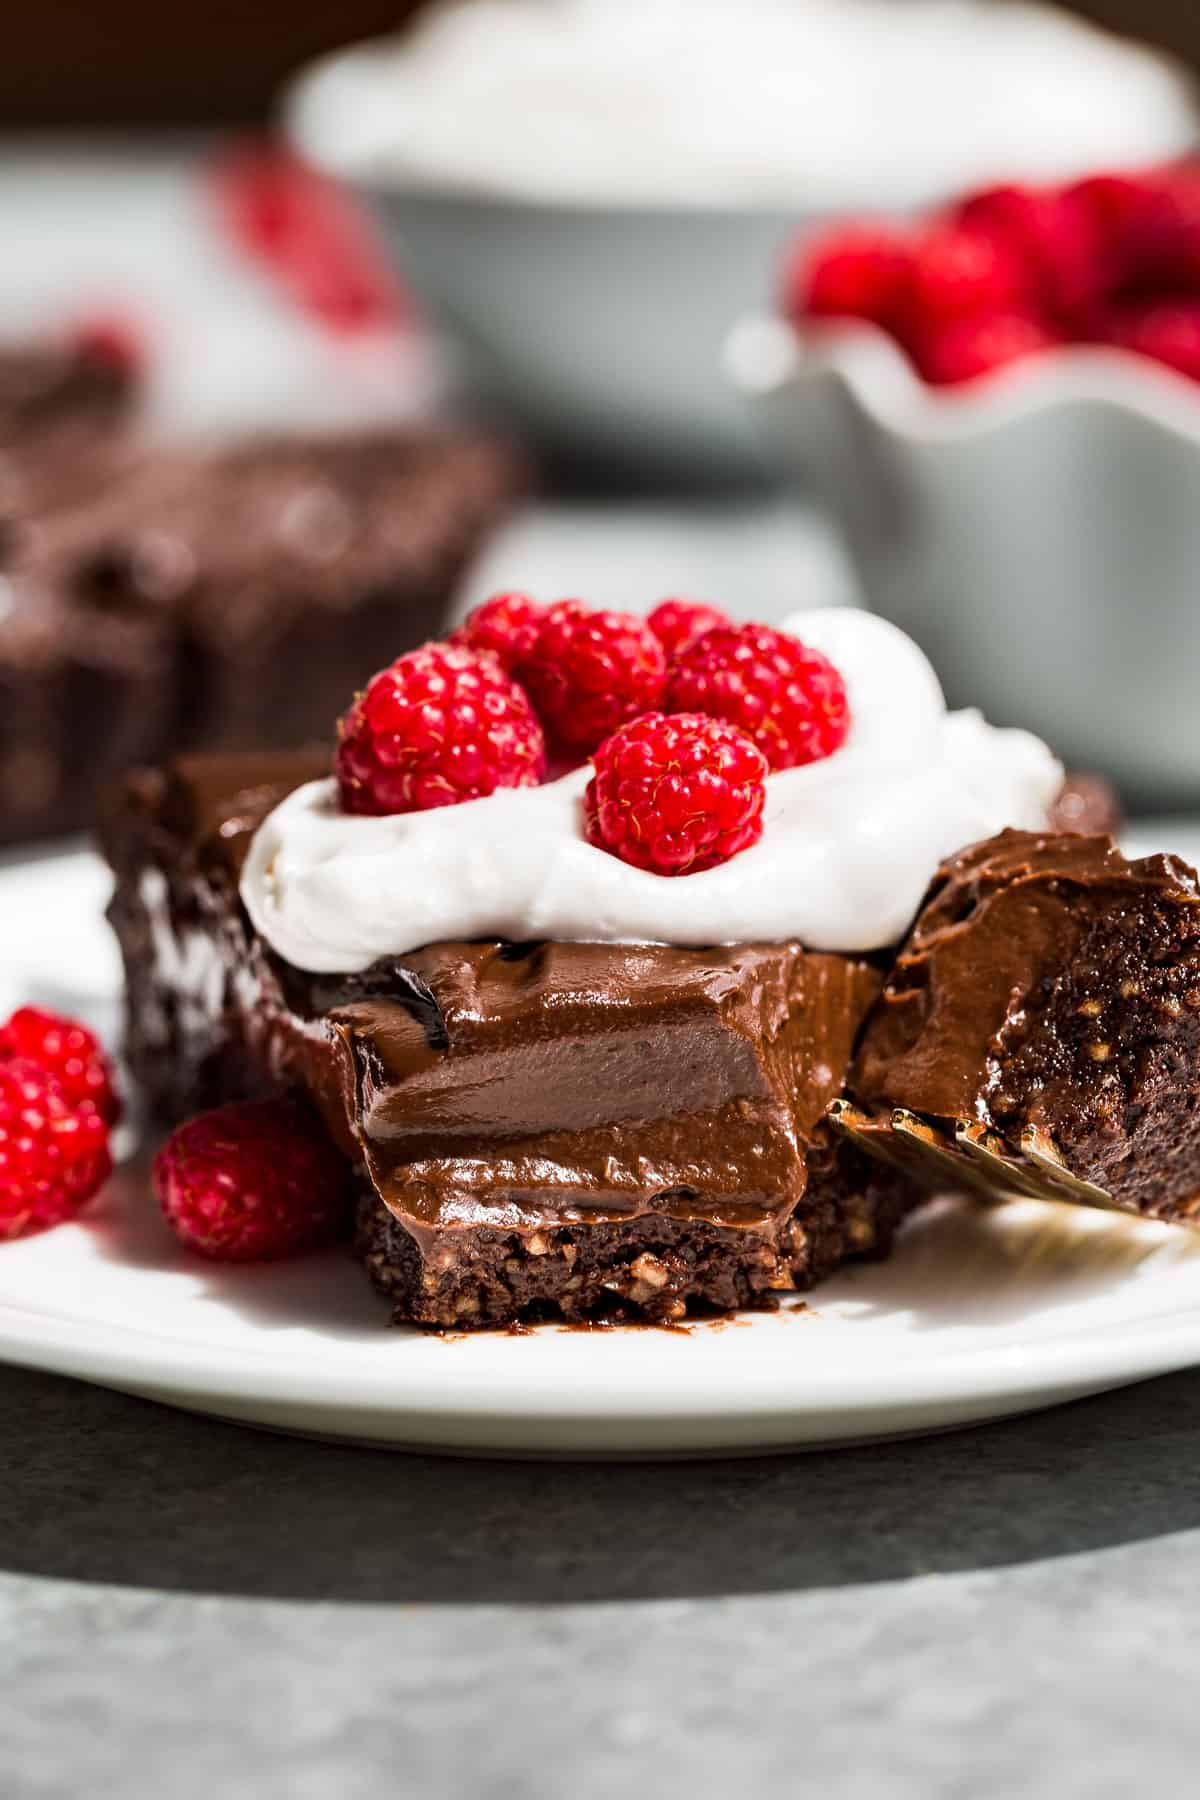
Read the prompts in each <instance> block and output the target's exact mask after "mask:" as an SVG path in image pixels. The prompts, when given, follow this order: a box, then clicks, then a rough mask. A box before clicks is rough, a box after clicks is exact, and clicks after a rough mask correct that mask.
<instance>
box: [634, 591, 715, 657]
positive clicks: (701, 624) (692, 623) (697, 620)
mask: <svg viewBox="0 0 1200 1800" xmlns="http://www.w3.org/2000/svg"><path fill="white" fill-rule="evenodd" d="M646 623H647V624H648V625H649V627H650V629H651V631H652V632H653V633H654V635H655V637H656V638H657V639H658V641H659V643H660V644H661V645H662V647H663V649H664V650H665V651H666V653H667V659H668V661H669V660H670V659H671V658H673V657H675V656H677V655H678V653H679V652H680V651H681V650H682V649H683V648H684V646H685V645H687V644H690V643H691V642H692V640H693V639H694V638H698V637H699V636H700V635H701V633H702V632H705V631H712V630H713V628H714V627H715V626H717V625H732V624H733V620H732V619H731V618H730V617H729V614H728V613H723V612H721V611H719V610H718V608H717V607H715V606H707V605H706V604H705V603H704V601H702V600H679V599H671V600H661V601H660V602H659V604H658V605H657V606H656V607H655V609H654V611H653V612H652V613H651V614H650V617H649V618H648V619H647V621H646Z"/></svg>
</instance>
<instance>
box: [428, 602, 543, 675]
mask: <svg viewBox="0 0 1200 1800" xmlns="http://www.w3.org/2000/svg"><path fill="white" fill-rule="evenodd" d="M547 610H548V609H547V608H546V607H544V606H542V605H541V604H540V602H539V601H537V600H531V599H530V597H529V595H528V594H493V595H492V597H491V599H490V600H485V601H484V602H483V605H482V606H477V607H476V608H475V611H474V612H473V613H471V614H470V615H469V616H468V618H467V620H466V622H465V623H464V624H462V625H460V626H459V628H458V630H457V631H456V632H455V633H454V636H453V637H452V638H451V640H450V642H451V643H452V644H461V645H463V646H464V647H465V648H466V649H468V650H478V651H485V650H486V651H488V652H490V654H491V655H492V656H494V657H495V658H496V661H497V662H498V663H499V664H500V665H501V667H502V668H505V669H507V670H508V671H509V673H510V674H511V673H512V671H513V670H514V669H515V668H516V666H517V664H518V663H519V662H521V661H523V660H524V658H525V657H527V656H528V655H529V653H530V651H531V650H532V649H533V646H534V644H535V643H536V642H537V635H538V632H539V631H540V630H541V628H542V620H543V619H544V618H545V616H546V612H547Z"/></svg>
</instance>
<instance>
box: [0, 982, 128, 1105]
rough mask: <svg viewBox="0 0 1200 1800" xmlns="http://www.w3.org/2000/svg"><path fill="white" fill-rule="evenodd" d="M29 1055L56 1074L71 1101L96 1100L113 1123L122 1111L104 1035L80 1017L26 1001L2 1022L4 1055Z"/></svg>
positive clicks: (4, 1057)
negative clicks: (6, 1021) (29, 1003)
mask: <svg viewBox="0 0 1200 1800" xmlns="http://www.w3.org/2000/svg"><path fill="white" fill-rule="evenodd" d="M14 1056H16V1057H24V1058H25V1059H26V1060H27V1061H29V1062H32V1063H37V1065H38V1067H39V1068H42V1069H48V1070H49V1072H50V1073H51V1074H52V1075H54V1076H55V1077H56V1078H57V1080H58V1083H59V1085H60V1087H61V1088H62V1091H63V1093H64V1094H65V1096H66V1099H67V1103H68V1105H70V1106H82V1105H84V1104H86V1103H90V1104H91V1105H92V1106H94V1107H95V1109H96V1111H97V1112H98V1113H99V1114H100V1117H101V1118H102V1119H104V1120H105V1121H106V1122H107V1123H108V1124H109V1125H115V1124H116V1122H117V1120H118V1119H119V1118H120V1116H121V1101H120V1098H119V1097H118V1094H117V1087H116V1076H115V1073H114V1070H113V1066H112V1063H111V1062H110V1060H109V1058H108V1055H107V1054H106V1052H105V1051H104V1049H103V1048H102V1046H101V1044H100V1040H99V1038H97V1037H96V1036H95V1035H94V1033H92V1032H90V1031H89V1030H88V1029H87V1026H86V1025H81V1024H79V1022H78V1020H76V1019H67V1018H63V1017H62V1016H61V1015H60V1014H59V1013H52V1012H44V1011H43V1010H42V1008H41V1007H38V1006H21V1007H18V1009H17V1011H16V1012H15V1013H14V1014H13V1015H12V1017H11V1018H10V1019H9V1021H8V1023H7V1024H6V1025H0V1060H7V1059H9V1058H10V1057H14Z"/></svg>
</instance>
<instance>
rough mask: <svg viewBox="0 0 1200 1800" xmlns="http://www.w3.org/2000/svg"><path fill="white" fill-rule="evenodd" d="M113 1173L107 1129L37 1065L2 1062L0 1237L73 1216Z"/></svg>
mask: <svg viewBox="0 0 1200 1800" xmlns="http://www.w3.org/2000/svg"><path fill="white" fill-rule="evenodd" d="M111 1170H112V1159H111V1157H110V1156H109V1151H108V1126H107V1125H106V1124H105V1122H104V1120H103V1119H102V1118H101V1117H100V1114H99V1113H98V1112H97V1111H96V1109H95V1107H94V1106H80V1107H75V1106H72V1105H71V1103H70V1101H69V1099H68V1098H67V1095H66V1093H65V1091H64V1089H63V1086H62V1083H61V1082H59V1081H58V1080H57V1079H56V1078H55V1076H54V1075H53V1074H52V1073H51V1072H50V1071H49V1070H48V1069H43V1068H42V1067H40V1065H39V1064H37V1063H34V1062H29V1061H28V1060H27V1059H26V1058H25V1057H19V1056H14V1057H12V1058H10V1059H9V1060H8V1061H6V1062H0V1237H10V1238H11V1237H20V1236H21V1235H22V1234H23V1233H25V1232H33V1231H46V1230H48V1229H49V1227H50V1226H52V1225H61V1224H62V1223H63V1221H64V1220H66V1219H72V1218H74V1216H75V1214H76V1213H77V1212H78V1211H79V1210H80V1208H81V1207H83V1206H85V1205H86V1204H87V1202H88V1201H89V1200H90V1199H91V1198H92V1196H93V1195H94V1194H95V1193H97V1192H98V1190H99V1189H100V1188H101V1187H102V1186H103V1184H104V1182H105V1181H106V1180H107V1179H108V1176H109V1174H110V1172H111Z"/></svg>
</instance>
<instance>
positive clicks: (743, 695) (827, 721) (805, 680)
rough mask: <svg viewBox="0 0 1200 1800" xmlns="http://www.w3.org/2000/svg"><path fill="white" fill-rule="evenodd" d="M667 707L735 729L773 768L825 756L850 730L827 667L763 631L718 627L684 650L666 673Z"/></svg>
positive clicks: (842, 691) (811, 653) (796, 644)
mask: <svg viewBox="0 0 1200 1800" xmlns="http://www.w3.org/2000/svg"><path fill="white" fill-rule="evenodd" d="M666 708H667V710H668V711H669V712H672V713H705V714H707V715H708V717H709V718H713V719H725V720H727V721H728V722H729V724H731V725H736V726H737V727H738V728H739V729H740V730H742V731H744V732H745V733H746V735H747V736H748V737H750V738H752V739H753V741H754V742H755V743H756V744H757V745H758V747H759V749H760V750H761V751H762V753H763V755H764V756H765V757H766V759H767V762H768V764H769V766H770V767H771V768H772V769H791V768H795V767H796V766H797V765H798V764H800V763H811V762H819V761H820V760H821V758H822V757H825V756H832V754H833V752H834V751H835V750H837V749H840V747H841V746H842V744H844V743H845V741H846V733H847V731H848V730H849V727H850V708H849V705H848V703H847V700H846V688H845V684H844V682H843V681H842V678H841V676H840V675H839V673H838V671H837V670H836V669H835V668H834V666H833V664H832V663H831V662H830V661H829V660H828V659H827V658H826V657H824V656H822V655H821V652H820V651H819V650H810V649H809V648H808V646H807V644H802V643H801V642H800V641H799V639H798V638H794V637H788V636H787V635H786V634H785V633H784V632H782V631H773V630H772V629H771V627H770V626H769V625H726V626H721V627H719V628H718V629H717V630H715V631H706V632H705V633H704V635H703V637H699V638H697V639H696V640H695V642H694V643H692V644H689V645H688V646H687V648H686V649H685V650H684V651H683V653H682V655H681V656H680V657H679V660H678V661H677V662H676V664H675V667H674V668H673V669H672V671H671V680H670V683H669V685H668V688H667V698H666Z"/></svg>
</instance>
